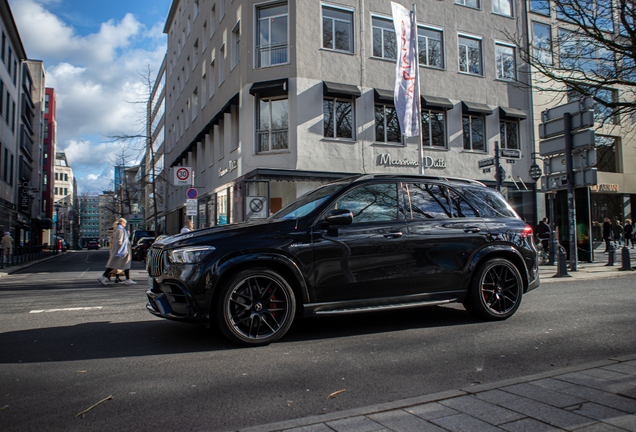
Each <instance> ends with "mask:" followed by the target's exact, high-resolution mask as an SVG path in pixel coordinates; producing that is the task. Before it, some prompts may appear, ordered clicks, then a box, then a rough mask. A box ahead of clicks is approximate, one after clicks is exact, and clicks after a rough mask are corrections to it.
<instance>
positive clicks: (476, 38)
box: [457, 33, 484, 77]
mask: <svg viewBox="0 0 636 432" xmlns="http://www.w3.org/2000/svg"><path fill="white" fill-rule="evenodd" d="M461 39H470V40H473V41H476V42H478V43H479V73H473V72H470V55H469V54H468V53H469V46H468V45H465V44H462V43H461ZM462 46H465V47H466V66H467V70H466V71H463V70H462V69H461V47H462ZM457 54H458V55H457V69H458V71H459V73H461V74H466V75H471V76H478V77H483V76H484V44H483V38H482V37H480V36H473V35H467V34H465V33H458V34H457Z"/></svg>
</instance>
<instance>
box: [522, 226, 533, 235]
mask: <svg viewBox="0 0 636 432" xmlns="http://www.w3.org/2000/svg"><path fill="white" fill-rule="evenodd" d="M521 237H532V227H531V226H530V225H526V226H525V228H524V229H523V232H522V233H521Z"/></svg>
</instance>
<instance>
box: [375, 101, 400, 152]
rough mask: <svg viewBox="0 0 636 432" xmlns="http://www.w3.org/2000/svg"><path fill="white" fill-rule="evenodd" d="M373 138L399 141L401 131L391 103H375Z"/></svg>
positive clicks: (392, 141) (391, 141)
mask: <svg viewBox="0 0 636 432" xmlns="http://www.w3.org/2000/svg"><path fill="white" fill-rule="evenodd" d="M375 140H376V141H377V142H386V143H401V142H402V131H401V130H400V122H399V121H398V117H397V112H396V111H395V107H394V106H393V105H386V104H375Z"/></svg>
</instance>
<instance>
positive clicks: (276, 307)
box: [216, 267, 296, 346]
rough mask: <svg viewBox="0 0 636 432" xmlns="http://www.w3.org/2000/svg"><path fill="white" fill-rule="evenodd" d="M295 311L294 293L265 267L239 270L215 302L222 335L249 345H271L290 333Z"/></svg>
mask: <svg viewBox="0 0 636 432" xmlns="http://www.w3.org/2000/svg"><path fill="white" fill-rule="evenodd" d="M295 311H296V298H295V296H294V292H293V290H292V289H291V287H290V286H289V284H288V283H287V281H286V280H285V278H283V277H282V276H281V275H279V274H278V273H276V272H275V271H273V270H270V269H268V268H264V267H255V268H250V269H246V270H243V271H240V272H239V273H237V274H236V275H234V276H233V277H232V278H231V279H230V280H228V281H227V282H226V283H225V284H224V285H223V287H222V289H221V291H220V296H219V301H217V302H216V318H217V322H218V324H219V328H220V330H221V332H222V333H223V335H224V336H225V337H227V338H228V339H229V340H230V341H232V342H235V343H237V344H240V345H246V346H260V345H268V344H270V343H272V342H275V341H277V340H278V339H280V338H281V337H283V335H285V333H287V330H289V327H290V326H291V324H292V322H293V320H294V314H295Z"/></svg>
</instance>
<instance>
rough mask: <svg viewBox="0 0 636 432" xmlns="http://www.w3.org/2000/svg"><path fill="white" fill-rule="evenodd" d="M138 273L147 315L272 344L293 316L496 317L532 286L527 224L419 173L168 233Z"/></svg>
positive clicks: (484, 199) (481, 192)
mask: <svg viewBox="0 0 636 432" xmlns="http://www.w3.org/2000/svg"><path fill="white" fill-rule="evenodd" d="M147 270H148V273H149V275H150V278H149V283H150V286H149V288H148V290H147V291H146V294H147V297H148V304H147V306H146V307H147V309H148V311H149V312H150V313H152V314H154V315H156V316H159V317H163V318H168V319H173V320H178V321H188V322H199V323H206V324H207V323H209V322H210V321H212V322H216V323H217V324H218V325H219V327H220V329H221V331H222V332H223V334H224V335H225V336H226V337H227V338H229V339H230V340H231V341H233V342H236V343H238V344H242V345H265V344H269V343H271V342H274V341H276V340H278V339H279V338H281V337H282V336H283V335H284V334H285V333H286V332H287V330H288V329H289V328H290V326H291V325H292V322H293V320H294V317H295V316H297V314H300V315H302V316H322V315H332V314H347V313H360V312H370V311H374V310H386V309H398V308H410V307H418V306H430V305H439V304H445V303H452V302H460V303H463V305H464V307H465V308H466V310H468V312H470V313H471V314H473V315H475V316H477V317H480V318H483V319H486V320H504V319H506V318H509V317H510V316H512V315H513V314H514V313H515V312H516V310H517V309H518V308H519V305H520V303H521V299H522V296H523V294H525V293H527V292H528V291H530V290H532V289H534V288H536V287H538V286H539V271H538V266H537V251H536V249H535V247H534V243H533V241H532V229H531V228H530V227H529V226H527V225H526V224H525V223H524V222H523V221H522V220H521V219H520V218H519V216H518V215H517V214H516V213H515V212H514V210H512V208H511V207H510V206H509V205H508V203H507V202H506V201H505V200H504V198H503V197H502V196H501V195H500V194H499V193H498V192H496V191H494V190H492V189H489V188H487V187H485V186H484V185H483V184H481V183H479V182H476V181H474V180H465V179H452V178H441V177H427V176H390V175H362V176H356V177H353V178H347V179H343V180H340V181H337V182H334V183H330V184H328V185H325V186H322V187H320V188H318V189H316V190H314V191H312V192H309V193H307V194H305V195H303V196H302V197H300V198H298V199H297V200H296V201H294V202H292V203H290V204H289V205H287V206H286V207H284V208H283V209H282V210H280V211H279V212H278V213H276V214H274V215H273V216H271V217H270V218H268V219H266V220H262V221H258V222H249V223H240V224H231V225H223V226H218V227H214V228H207V229H202V230H198V231H193V232H189V233H186V234H181V235H176V236H171V237H167V238H165V239H162V240H160V241H157V242H156V243H154V244H153V246H152V247H151V248H150V250H149V253H148V257H147Z"/></svg>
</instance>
